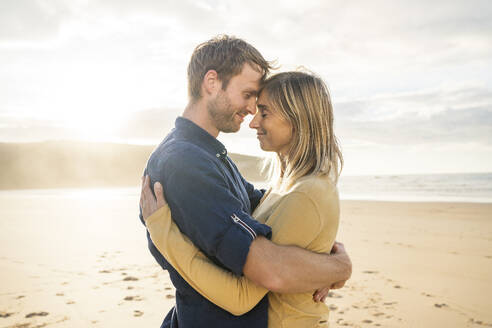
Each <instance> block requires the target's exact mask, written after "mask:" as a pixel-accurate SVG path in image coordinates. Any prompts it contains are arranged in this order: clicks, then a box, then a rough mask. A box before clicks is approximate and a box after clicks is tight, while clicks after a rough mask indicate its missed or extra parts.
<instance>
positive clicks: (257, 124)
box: [249, 112, 261, 129]
mask: <svg viewBox="0 0 492 328" xmlns="http://www.w3.org/2000/svg"><path fill="white" fill-rule="evenodd" d="M260 116H261V115H260V112H258V113H256V115H255V116H254V117H253V119H252V120H251V122H250V123H249V127H250V128H252V129H258V128H259V127H260Z"/></svg>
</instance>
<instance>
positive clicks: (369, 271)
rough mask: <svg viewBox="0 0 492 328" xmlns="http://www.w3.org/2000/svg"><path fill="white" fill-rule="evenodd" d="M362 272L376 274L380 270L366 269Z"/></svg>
mask: <svg viewBox="0 0 492 328" xmlns="http://www.w3.org/2000/svg"><path fill="white" fill-rule="evenodd" d="M362 273H367V274H375V273H379V271H371V270H366V271H362Z"/></svg>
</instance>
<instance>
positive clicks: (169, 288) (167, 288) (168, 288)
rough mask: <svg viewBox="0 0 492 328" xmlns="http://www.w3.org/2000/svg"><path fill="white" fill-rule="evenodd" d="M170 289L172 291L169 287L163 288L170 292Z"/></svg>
mask: <svg viewBox="0 0 492 328" xmlns="http://www.w3.org/2000/svg"><path fill="white" fill-rule="evenodd" d="M171 289H172V288H171V287H166V288H164V290H171Z"/></svg>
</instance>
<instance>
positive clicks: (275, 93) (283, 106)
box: [260, 71, 343, 188]
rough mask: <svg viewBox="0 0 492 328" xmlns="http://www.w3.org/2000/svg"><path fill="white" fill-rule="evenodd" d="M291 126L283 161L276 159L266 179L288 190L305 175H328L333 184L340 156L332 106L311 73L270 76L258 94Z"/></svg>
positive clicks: (327, 95) (319, 83)
mask: <svg viewBox="0 0 492 328" xmlns="http://www.w3.org/2000/svg"><path fill="white" fill-rule="evenodd" d="M262 92H266V96H267V98H268V100H269V102H270V106H271V107H273V109H274V110H276V111H278V112H279V113H280V115H281V116H282V117H283V118H284V119H286V120H287V121H288V122H290V124H291V125H292V128H293V131H292V136H293V137H292V143H291V145H290V148H289V151H288V152H287V154H285V156H284V158H283V160H282V159H280V158H279V156H278V155H277V156H276V159H275V160H274V162H273V163H271V165H270V178H271V181H274V184H275V185H277V187H285V188H289V187H290V186H292V184H293V183H295V181H296V180H297V179H299V178H301V177H303V176H306V175H330V177H331V178H332V179H333V181H334V183H335V184H336V183H337V181H338V177H339V176H340V173H341V170H342V166H343V157H342V153H341V151H340V147H339V145H338V141H337V138H336V137H335V134H334V131H333V107H332V104H331V99H330V94H329V91H328V88H327V86H326V84H325V83H324V82H323V80H321V79H320V78H319V77H317V76H315V75H314V74H312V73H305V72H300V71H294V72H283V73H278V74H275V75H272V76H270V77H269V78H268V79H267V80H266V81H265V83H264V84H263V86H262V88H261V90H260V93H262Z"/></svg>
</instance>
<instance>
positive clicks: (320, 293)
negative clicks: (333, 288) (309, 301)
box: [313, 287, 330, 302]
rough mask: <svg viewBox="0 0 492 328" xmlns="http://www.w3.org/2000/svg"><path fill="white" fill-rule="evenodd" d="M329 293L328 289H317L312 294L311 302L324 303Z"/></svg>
mask: <svg viewBox="0 0 492 328" xmlns="http://www.w3.org/2000/svg"><path fill="white" fill-rule="evenodd" d="M329 292H330V287H324V288H321V289H318V290H317V291H316V292H314V294H313V301H315V302H324V301H325V299H326V297H327V296H328V293H329Z"/></svg>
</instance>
